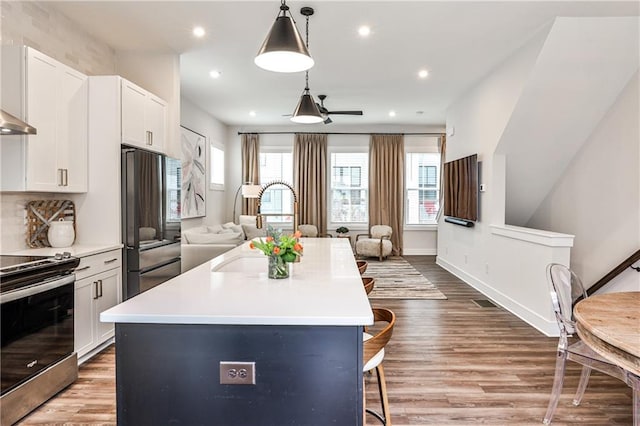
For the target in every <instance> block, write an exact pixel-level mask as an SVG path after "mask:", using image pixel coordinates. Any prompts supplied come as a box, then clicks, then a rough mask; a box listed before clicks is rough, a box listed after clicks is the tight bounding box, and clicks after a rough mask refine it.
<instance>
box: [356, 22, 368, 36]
mask: <svg viewBox="0 0 640 426" xmlns="http://www.w3.org/2000/svg"><path fill="white" fill-rule="evenodd" d="M358 34H360V36H362V37H368V36H369V34H371V28H369V27H368V26H367V25H363V26H361V27H360V28H358Z"/></svg>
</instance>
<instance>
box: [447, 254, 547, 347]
mask: <svg viewBox="0 0 640 426" xmlns="http://www.w3.org/2000/svg"><path fill="white" fill-rule="evenodd" d="M436 264H437V265H438V266H440V267H442V268H443V269H446V270H447V271H449V272H451V273H452V274H453V275H455V276H456V277H458V278H460V279H461V280H462V281H464V282H465V283H467V284H469V285H470V286H471V287H473V288H475V289H476V290H478V291H479V292H480V293H482V294H484V295H485V296H487V297H488V298H490V299H491V300H492V301H493V302H495V303H497V304H498V305H500V306H501V307H503V308H504V309H506V310H508V311H509V312H511V313H512V314H514V315H515V316H517V317H518V318H520V319H521V320H523V321H524V322H526V323H527V324H529V325H530V326H532V327H534V328H536V329H537V330H538V331H540V332H541V333H543V334H544V335H546V336H550V337H558V336H559V335H560V334H559V333H560V331H559V330H558V324H556V322H555V321H548V320H547V319H545V318H543V317H541V316H540V315H538V314H537V313H536V312H533V311H532V310H530V309H529V308H527V307H526V306H523V305H521V304H520V303H518V302H516V301H514V300H513V299H511V298H510V297H509V296H507V295H505V294H503V293H502V292H499V291H497V290H495V289H494V288H492V287H490V286H489V285H488V284H486V283H485V282H483V281H482V280H480V279H478V278H476V277H474V276H473V275H470V274H468V273H466V272H465V271H463V270H462V269H460V268H458V267H457V266H455V265H452V264H451V263H449V262H447V261H446V260H444V259H442V258H441V257H440V256H438V257H437V258H436Z"/></svg>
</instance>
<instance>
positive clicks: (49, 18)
mask: <svg viewBox="0 0 640 426" xmlns="http://www.w3.org/2000/svg"><path fill="white" fill-rule="evenodd" d="M0 10H1V13H2V19H1V22H0V36H1V40H0V42H1V43H2V44H14V45H27V46H31V47H33V48H34V49H37V50H39V51H41V52H42V53H44V54H46V55H49V56H51V57H52V58H55V59H56V60H58V61H60V62H62V63H64V64H66V65H68V66H70V67H73V68H75V69H77V70H79V71H82V72H83V73H85V74H88V75H101V74H107V75H108V74H114V73H115V68H116V67H115V52H114V50H113V49H112V48H111V47H110V46H109V45H107V44H106V43H103V42H102V41H100V40H98V39H96V38H95V37H93V36H92V35H90V34H88V33H86V32H84V31H83V30H80V29H78V27H77V26H76V25H75V24H74V23H73V22H72V21H70V20H69V19H68V18H67V17H66V16H64V15H62V14H60V13H59V12H58V11H56V10H55V9H54V8H52V7H51V6H50V5H48V4H47V3H46V2H8V1H3V2H0ZM78 197H79V196H78V195H76V194H68V195H63V194H43V193H7V192H3V193H2V194H1V195H0V199H1V209H0V235H1V239H0V251H2V252H4V253H6V252H10V251H15V250H22V249H25V248H27V244H26V226H25V217H26V213H25V206H26V204H27V202H29V201H32V200H41V199H59V198H64V199H72V200H74V201H75V202H76V203H78V200H79V198H78ZM76 214H77V215H78V216H80V215H82V211H81V210H77V211H76Z"/></svg>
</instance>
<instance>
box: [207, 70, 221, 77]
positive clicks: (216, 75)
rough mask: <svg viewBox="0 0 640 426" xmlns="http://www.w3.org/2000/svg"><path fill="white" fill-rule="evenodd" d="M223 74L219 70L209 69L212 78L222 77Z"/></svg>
mask: <svg viewBox="0 0 640 426" xmlns="http://www.w3.org/2000/svg"><path fill="white" fill-rule="evenodd" d="M221 75H222V72H220V71H218V70H211V71H209V77H211V78H220V76H221Z"/></svg>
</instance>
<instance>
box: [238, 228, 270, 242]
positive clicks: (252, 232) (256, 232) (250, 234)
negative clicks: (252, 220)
mask: <svg viewBox="0 0 640 426" xmlns="http://www.w3.org/2000/svg"><path fill="white" fill-rule="evenodd" d="M242 229H243V230H244V235H245V236H246V238H247V240H253V239H254V238H258V237H266V236H267V230H266V228H262V229H258V228H257V227H256V226H255V225H242Z"/></svg>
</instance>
